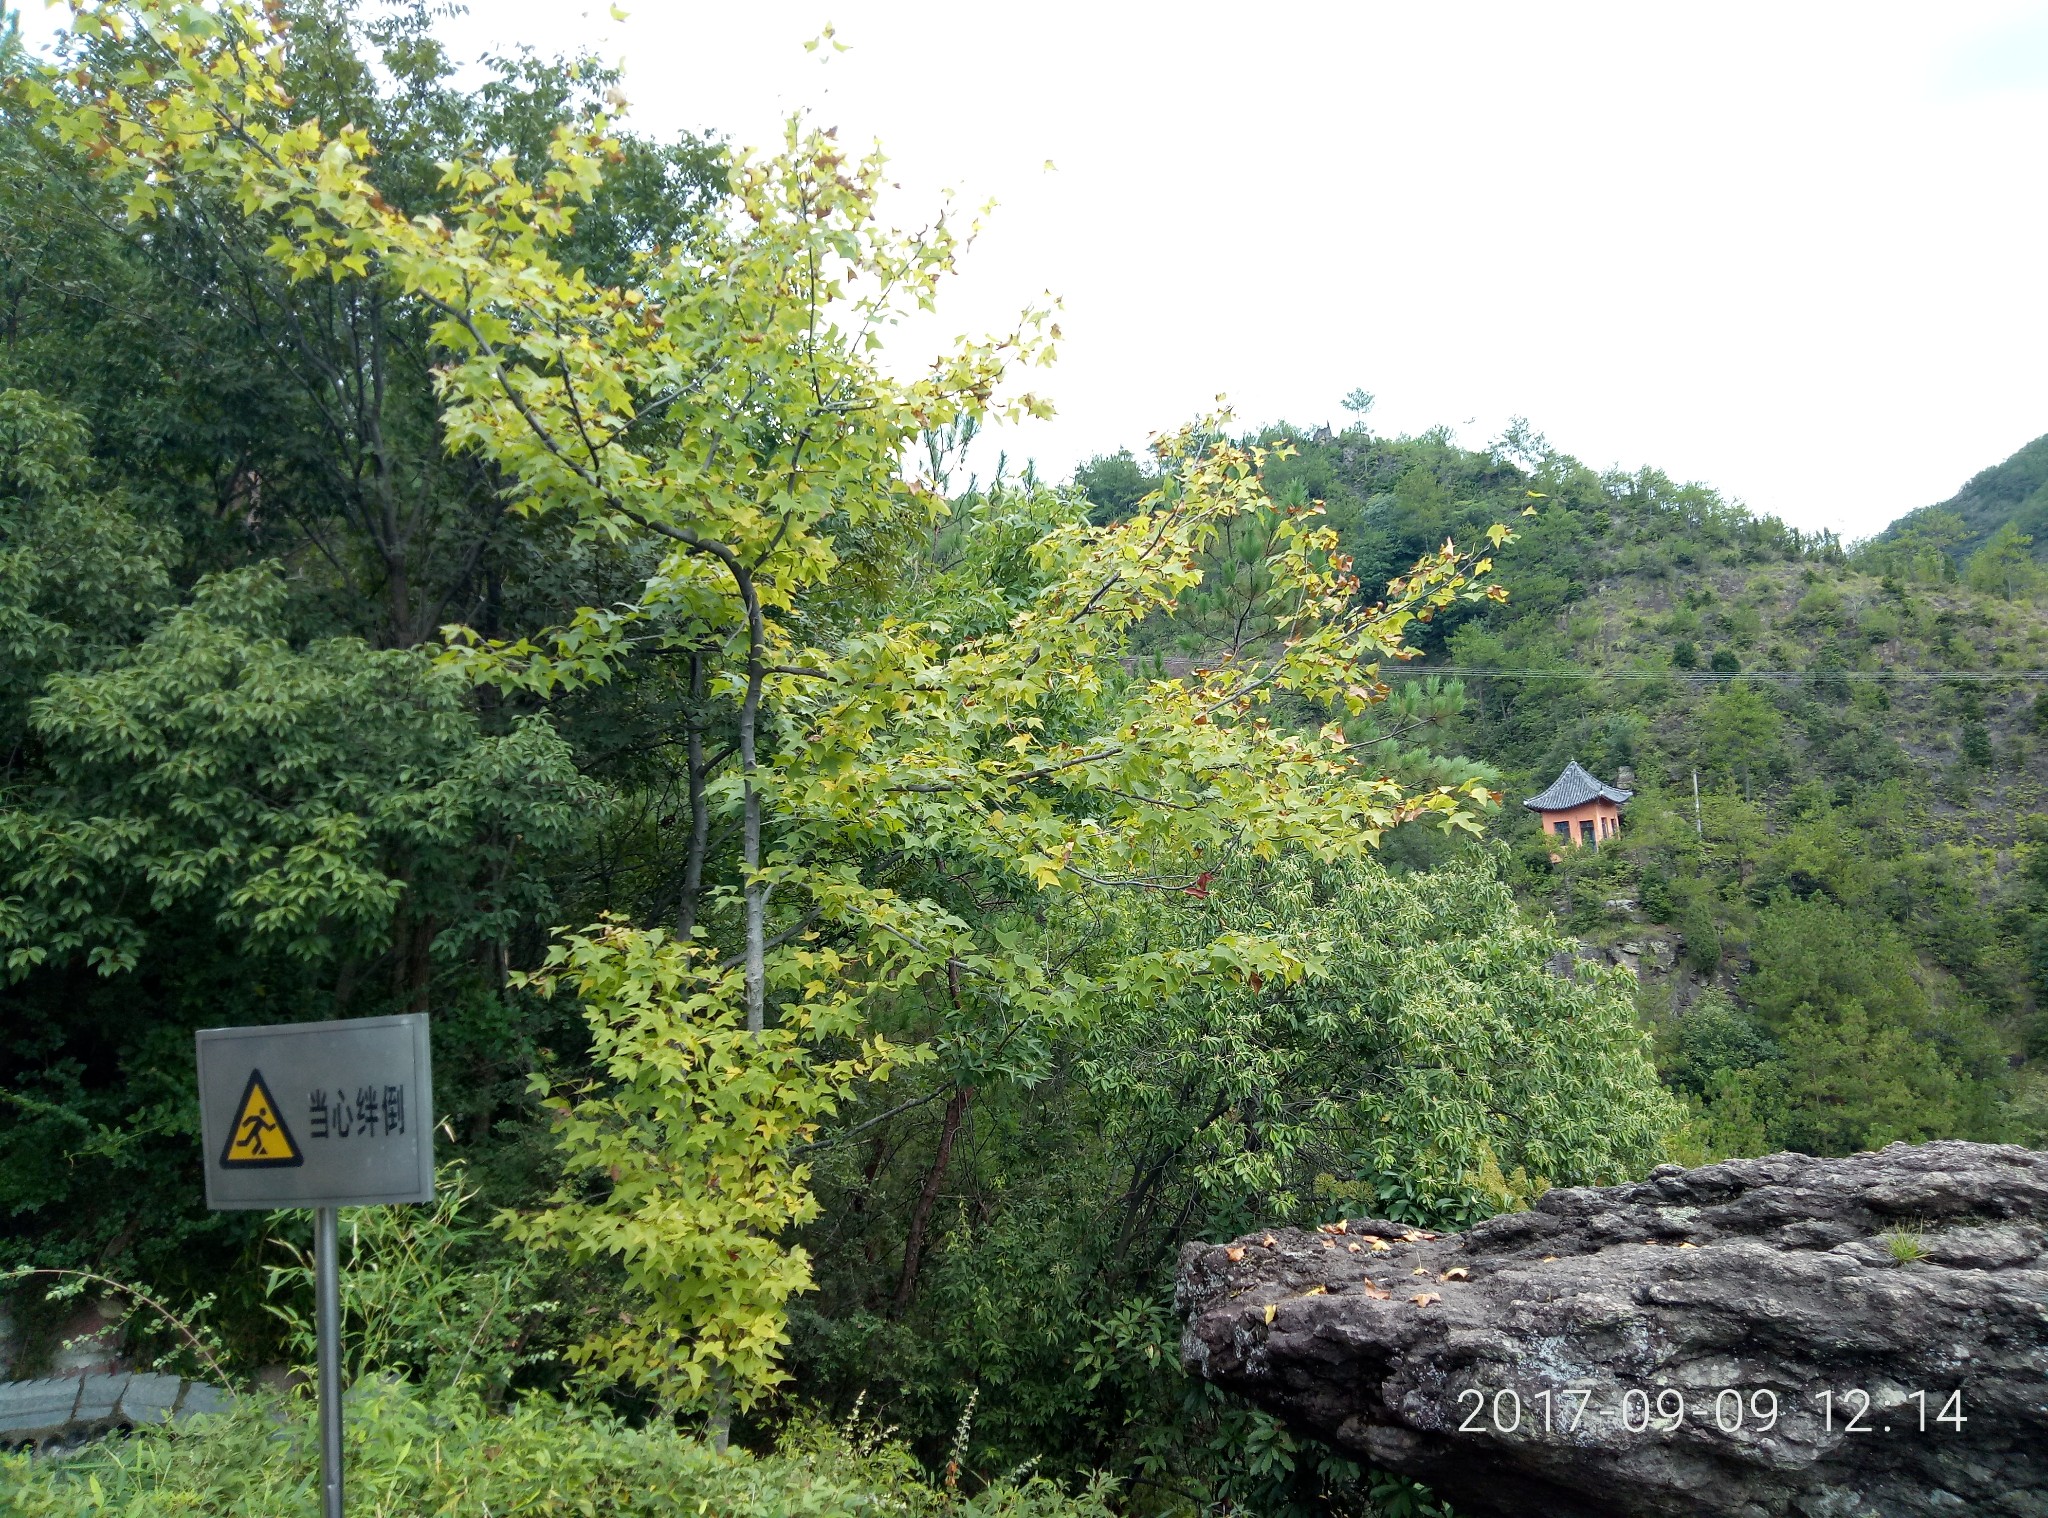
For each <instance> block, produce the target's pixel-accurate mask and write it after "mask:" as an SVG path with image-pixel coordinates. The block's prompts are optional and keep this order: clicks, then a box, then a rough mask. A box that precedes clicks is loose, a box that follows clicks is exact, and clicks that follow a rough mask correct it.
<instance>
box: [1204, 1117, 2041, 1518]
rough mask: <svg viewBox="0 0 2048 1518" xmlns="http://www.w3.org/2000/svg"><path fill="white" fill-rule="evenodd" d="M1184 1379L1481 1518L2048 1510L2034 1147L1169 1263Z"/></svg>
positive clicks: (2021, 1513) (1325, 1234) (2029, 1513)
mask: <svg viewBox="0 0 2048 1518" xmlns="http://www.w3.org/2000/svg"><path fill="white" fill-rule="evenodd" d="M1178 1301H1179V1307H1180V1310H1181V1313H1182V1315H1183V1317H1184V1319H1185V1323H1186V1328H1185V1332H1184V1334H1183V1336H1182V1340H1181V1356H1182V1359H1183V1361H1184V1362H1185V1364H1186V1365H1187V1367H1188V1369H1189V1370H1190V1371H1193V1372H1195V1373H1197V1374H1199V1375H1202V1376H1205V1377H1207V1378H1208V1379H1209V1380H1211V1381H1214V1382H1216V1383H1217V1384H1218V1385H1221V1386H1226V1387H1229V1388H1230V1389H1231V1390H1233V1391H1237V1392H1240V1393H1242V1394H1244V1395H1245V1396H1247V1397H1249V1398H1251V1399H1252V1400H1254V1401H1256V1402H1258V1403H1260V1404H1261V1405H1263V1406H1264V1407H1265V1408H1267V1409H1268V1410H1269V1411H1271V1412H1273V1413H1275V1414H1277V1415H1279V1416H1280V1417H1282V1418H1284V1419H1285V1420H1286V1421H1287V1422H1288V1423H1289V1424H1291V1425H1292V1426H1294V1427H1295V1428H1297V1429H1300V1430H1303V1431H1305V1432H1308V1433H1311V1434H1314V1435H1316V1436H1317V1437H1319V1438H1322V1439H1324V1440H1327V1441H1328V1442H1329V1443H1331V1444H1332V1445H1334V1446H1336V1447H1337V1448H1339V1449H1341V1450H1343V1451H1345V1452H1346V1453H1348V1454H1350V1455H1352V1456H1354V1457H1357V1458H1360V1459H1364V1460H1369V1461H1371V1462H1373V1463H1374V1464H1376V1465H1378V1466H1380V1467H1382V1468H1383V1469H1387V1470H1392V1471H1397V1472H1400V1473H1403V1474H1405V1475H1409V1476H1413V1477H1415V1478H1417V1479H1419V1480H1423V1481H1426V1482H1428V1483H1430V1484H1431V1485H1432V1486H1433V1487H1435V1488H1436V1490H1437V1491H1438V1492H1439V1493H1440V1494H1441V1495H1442V1496H1444V1497H1445V1498H1447V1499H1449V1500H1450V1501H1451V1502H1452V1503H1453V1504H1454V1505H1455V1506H1456V1507H1457V1508H1458V1510H1459V1512H1460V1513H1461V1514H1463V1513H1472V1514H1475V1515H1487V1514H1495V1515H1501V1518H1509V1515H1512V1518H1534V1515H1538V1514H1540V1515H1544V1518H1694V1515H1698V1518H1707V1515H1714V1518H1764V1515H1780V1514H1798V1515H1804V1518H1865V1515H1870V1514H1876V1515H1880V1518H1918V1515H1923V1514H1927V1515H1932V1514H1940V1515H1944V1518H1947V1515H1955V1518H1961V1515H1972V1518H1989V1515H2011V1518H2048V1153H2043V1152H2037V1151H2034V1150H2028V1149H2020V1148H2014V1147H2009V1146H1994V1145H1983V1144H1964V1143H1938V1144H1924V1145H1919V1146H1908V1145H1904V1144H1894V1145H1893V1146H1892V1147H1891V1148H1889V1149H1886V1150H1884V1151H1883V1152H1881V1153H1878V1154H1864V1155H1857V1156H1855V1157H1853V1158H1850V1159H1840V1160H1819V1159H1812V1158H1808V1157H1806V1156H1804V1155H1794V1154H1780V1155H1773V1156H1771V1157H1769V1158H1767V1159H1758V1160H1734V1161H1729V1162H1727V1163H1725V1164H1720V1165H1710V1166H1707V1167H1705V1168H1703V1169H1698V1170H1684V1169H1681V1168H1679V1167H1678V1166H1675V1165H1667V1166H1662V1167H1660V1168H1659V1169H1658V1170H1657V1171H1655V1172H1653V1173H1652V1175H1651V1177H1650V1178H1649V1179H1648V1180H1646V1181H1644V1182H1641V1183H1640V1184H1636V1185H1630V1186H1612V1187H1605V1188H1601V1189H1575V1190H1560V1191H1553V1192H1551V1193H1550V1194H1548V1195H1547V1196H1545V1197H1543V1198H1542V1199H1541V1200H1540V1201H1539V1202H1538V1203H1537V1204H1536V1206H1535V1208H1534V1209H1533V1210H1531V1211H1529V1212H1522V1213H1510V1214H1507V1215H1504V1216H1501V1217H1496V1218H1492V1219H1489V1220H1488V1221H1486V1222H1484V1223H1481V1224H1479V1225H1477V1226H1476V1227H1474V1228H1471V1229H1469V1230H1467V1231H1466V1232H1464V1233H1462V1234H1452V1235H1447V1236H1443V1237H1437V1236H1435V1235H1432V1234H1427V1233H1421V1232H1418V1231H1415V1230H1412V1229H1408V1228H1404V1227H1402V1226H1400V1225H1397V1224H1392V1223H1384V1222H1374V1221H1363V1222H1361V1221H1351V1222H1348V1223H1345V1224H1333V1225H1328V1226H1326V1227H1325V1229H1323V1230H1322V1231H1320V1232H1317V1233H1303V1232H1300V1231H1298V1230H1295V1229H1278V1230H1274V1231H1273V1232H1271V1233H1259V1234H1248V1235H1246V1236H1245V1237H1243V1238H1241V1239H1238V1240H1236V1241H1235V1242H1234V1243H1233V1244H1230V1245H1228V1246H1223V1245H1208V1244H1190V1245H1188V1246H1187V1247H1186V1248H1185V1249H1184V1250H1183V1251H1182V1253H1181V1260H1180V1281H1179V1290H1178Z"/></svg>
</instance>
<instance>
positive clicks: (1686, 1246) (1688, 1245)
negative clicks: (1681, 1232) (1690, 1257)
mask: <svg viewBox="0 0 2048 1518" xmlns="http://www.w3.org/2000/svg"><path fill="white" fill-rule="evenodd" d="M1678 1247H1679V1248H1680V1249H1697V1248H1699V1247H1700V1246H1699V1245H1697V1244H1693V1243H1685V1244H1680V1245H1679V1246H1678Z"/></svg>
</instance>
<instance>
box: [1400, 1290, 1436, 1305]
mask: <svg viewBox="0 0 2048 1518" xmlns="http://www.w3.org/2000/svg"><path fill="white" fill-rule="evenodd" d="M1408 1300H1409V1301H1411V1302H1413V1303H1414V1304H1415V1305H1416V1306H1417V1307H1427V1306H1429V1304H1430V1303H1432V1302H1441V1301H1442V1300H1443V1296H1442V1295H1441V1294H1440V1293H1438V1292H1434V1291H1418V1292H1417V1293H1415V1295H1414V1296H1412V1297H1410V1298H1409V1299H1408Z"/></svg>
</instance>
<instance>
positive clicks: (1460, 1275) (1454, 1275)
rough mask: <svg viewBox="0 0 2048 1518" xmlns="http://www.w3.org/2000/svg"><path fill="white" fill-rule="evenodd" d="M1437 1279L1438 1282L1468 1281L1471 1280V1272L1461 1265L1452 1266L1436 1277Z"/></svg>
mask: <svg viewBox="0 0 2048 1518" xmlns="http://www.w3.org/2000/svg"><path fill="white" fill-rule="evenodd" d="M1437 1279H1438V1280H1439V1281H1469V1280H1471V1279H1472V1272H1471V1271H1469V1270H1467V1269H1466V1268H1465V1267H1464V1266H1462V1265H1453V1266H1452V1267H1451V1268H1450V1269H1449V1270H1447V1271H1445V1272H1444V1273H1443V1274H1442V1275H1440V1276H1438V1277H1437Z"/></svg>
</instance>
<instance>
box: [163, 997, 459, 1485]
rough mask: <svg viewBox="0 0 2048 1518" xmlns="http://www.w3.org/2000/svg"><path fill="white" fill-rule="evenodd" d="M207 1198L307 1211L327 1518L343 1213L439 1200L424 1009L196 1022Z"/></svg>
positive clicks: (333, 1460) (333, 1472) (337, 1435)
mask: <svg viewBox="0 0 2048 1518" xmlns="http://www.w3.org/2000/svg"><path fill="white" fill-rule="evenodd" d="M197 1052H198V1057H199V1112H200V1127H201V1132H202V1135H203V1143H204V1145H205V1153H206V1205H207V1206H208V1207H211V1208H213V1209H215V1210H216V1211H222V1210H247V1209H262V1210H266V1211H267V1210H270V1209H274V1208H280V1207H311V1208H312V1209H313V1293H314V1320H315V1328H316V1330H317V1332H318V1335H319V1340H320V1377H319V1386H320V1488H321V1511H322V1514H323V1518H342V1505H341V1258H340V1257H341V1248H340V1233H341V1228H340V1219H339V1218H338V1217H337V1215H336V1209H337V1208H340V1207H379V1206H389V1205H392V1204H394V1203H400V1202H431V1201H432V1200H433V1199H434V1074H433V1058H432V1051H431V1050H430V1048H429V1046H428V1042H427V1015H426V1013H424V1012H407V1013H404V1014H403V1015H401V1016H397V1017H357V1018H350V1019H347V1020H345V1021H341V1022H325V1023H279V1024H273V1025H271V1026H269V1027H263V1028H202V1029H201V1030H200V1031H199V1034H198V1036H197Z"/></svg>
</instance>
